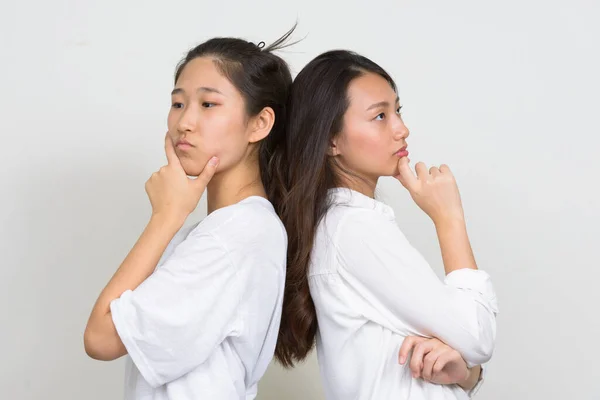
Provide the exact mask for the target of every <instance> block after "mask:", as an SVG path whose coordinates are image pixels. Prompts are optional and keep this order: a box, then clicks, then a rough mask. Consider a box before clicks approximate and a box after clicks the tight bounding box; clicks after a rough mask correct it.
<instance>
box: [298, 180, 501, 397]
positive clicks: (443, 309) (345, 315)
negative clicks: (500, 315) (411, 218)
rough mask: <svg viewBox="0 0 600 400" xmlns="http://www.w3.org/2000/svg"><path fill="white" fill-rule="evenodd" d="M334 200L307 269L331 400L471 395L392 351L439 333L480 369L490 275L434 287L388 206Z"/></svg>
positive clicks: (491, 319)
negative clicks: (417, 370)
mask: <svg viewBox="0 0 600 400" xmlns="http://www.w3.org/2000/svg"><path fill="white" fill-rule="evenodd" d="M330 195H331V196H332V199H333V202H334V205H333V206H332V208H330V210H329V211H328V212H327V214H326V216H325V217H324V218H323V220H322V221H321V222H320V224H319V226H318V228H317V234H316V238H315V244H314V248H313V252H312V255H311V265H310V271H309V283H310V292H311V295H312V298H313V300H314V303H315V307H316V311H317V319H318V325H319V329H318V334H317V352H318V358H319V365H320V370H321V376H322V380H323V382H324V385H325V393H326V396H327V399H329V400H333V399H336V400H350V399H356V400H362V399H364V400H367V399H368V400H371V399H373V400H379V399H394V400H403V399H411V400H416V399H418V400H421V399H423V400H425V399H468V398H469V397H470V396H471V395H472V394H473V392H474V391H471V393H467V392H466V391H465V390H463V389H462V388H461V387H459V386H458V385H436V384H433V383H429V382H425V381H423V380H422V379H415V378H413V377H412V375H411V371H410V368H409V363H408V362H407V363H405V364H404V365H401V364H399V363H398V351H399V350H400V346H401V345H402V342H403V340H404V338H406V337H407V336H411V335H418V336H424V337H436V338H438V339H440V340H442V341H443V342H445V343H446V344H448V345H449V346H451V347H452V348H454V349H456V350H457V351H459V352H460V353H461V355H462V356H463V358H464V359H465V360H466V361H467V364H468V365H469V366H474V365H481V364H484V363H486V362H487V361H488V360H489V359H490V358H491V356H492V352H493V349H494V342H495V337H496V314H497V312H498V308H497V301H496V294H495V292H494V289H493V287H492V284H491V281H490V277H489V275H488V274H487V273H486V272H484V271H480V270H473V269H461V270H457V271H454V272H452V273H450V274H448V275H447V277H446V279H445V281H444V282H442V281H440V279H439V278H438V277H437V276H436V275H435V273H434V272H433V270H432V269H431V268H430V266H429V265H428V263H427V261H426V260H425V259H424V258H423V257H422V256H421V254H419V252H418V251H417V250H416V249H415V248H413V247H412V246H411V245H410V243H409V242H408V241H407V239H406V237H405V236H404V235H403V234H402V232H401V231H400V229H399V228H398V225H397V224H396V220H395V216H394V212H393V210H392V209H391V208H390V207H389V206H387V205H385V204H383V203H381V202H379V201H377V200H373V199H371V198H369V197H367V196H364V195H362V194H360V193H358V192H354V191H351V190H349V189H333V190H331V191H330ZM478 387H479V385H478V386H477V387H476V388H475V389H477V388H478Z"/></svg>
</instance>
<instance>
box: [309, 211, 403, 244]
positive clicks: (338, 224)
mask: <svg viewBox="0 0 600 400" xmlns="http://www.w3.org/2000/svg"><path fill="white" fill-rule="evenodd" d="M319 230H320V231H322V232H323V233H326V234H327V236H328V237H330V238H332V239H333V240H334V242H335V243H336V244H341V243H348V242H350V243H352V242H354V241H356V240H361V241H362V240H365V239H370V240H375V239H377V238H379V237H381V236H382V235H383V236H384V235H386V234H387V233H389V232H390V231H399V228H398V225H397V224H396V221H395V219H394V218H390V216H389V215H386V214H382V213H381V212H379V211H378V210H376V209H368V208H356V207H347V206H345V205H332V207H331V208H330V209H329V210H328V211H327V213H326V214H325V216H324V217H323V220H322V221H321V222H320V224H319Z"/></svg>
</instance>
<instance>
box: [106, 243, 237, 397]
mask: <svg viewBox="0 0 600 400" xmlns="http://www.w3.org/2000/svg"><path fill="white" fill-rule="evenodd" d="M239 302H240V289H239V282H238V281H237V278H236V268H235V266H234V265H232V263H231V262H230V260H229V258H228V254H227V252H226V251H225V249H224V247H223V246H222V245H221V244H220V243H219V242H218V241H217V240H216V239H215V238H214V237H212V236H211V235H201V234H194V232H192V233H191V234H190V235H189V236H188V237H187V239H186V240H184V241H183V242H182V243H181V244H179V245H178V246H177V247H176V248H175V249H174V251H173V253H172V254H171V255H170V256H169V257H168V258H167V259H166V260H165V262H164V264H163V265H162V266H161V267H159V268H158V269H157V270H156V271H155V272H154V273H153V274H152V275H151V276H150V277H148V279H146V280H145V281H144V282H143V283H142V284H141V285H140V286H139V287H138V288H136V289H135V290H133V291H126V292H124V293H123V294H122V295H121V297H120V298H118V299H115V300H113V301H112V302H111V314H112V319H113V322H114V324H115V327H116V329H117V332H118V334H119V336H120V338H121V340H122V342H123V344H124V345H125V347H126V349H127V352H128V353H129V355H130V357H131V358H132V360H133V362H134V363H135V364H136V366H137V367H138V369H139V371H140V373H141V374H142V376H143V377H144V379H145V380H146V381H147V382H148V383H149V384H150V385H151V386H153V387H158V386H160V385H163V384H165V383H167V382H170V381H172V380H175V379H177V378H179V377H181V376H183V375H185V374H186V373H188V372H190V371H191V370H192V369H194V368H195V367H197V366H198V365H200V364H202V363H203V362H204V361H205V360H206V359H208V357H209V356H210V355H211V353H212V352H213V351H214V349H215V348H216V347H217V346H218V344H219V343H220V342H222V341H223V340H224V339H225V338H226V337H227V336H230V335H235V334H236V332H237V329H238V326H237V321H238V319H237V315H236V312H237V309H238V305H239Z"/></svg>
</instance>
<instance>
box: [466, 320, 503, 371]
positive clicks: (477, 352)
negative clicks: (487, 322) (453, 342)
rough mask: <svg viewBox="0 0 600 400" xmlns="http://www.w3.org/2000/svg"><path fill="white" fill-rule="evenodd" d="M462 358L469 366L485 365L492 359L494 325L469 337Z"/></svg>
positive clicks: (494, 340)
mask: <svg viewBox="0 0 600 400" xmlns="http://www.w3.org/2000/svg"><path fill="white" fill-rule="evenodd" d="M466 347H467V348H466V349H465V351H464V352H463V358H464V359H465V361H466V362H467V363H468V364H470V366H475V365H481V364H485V363H487V362H488V361H490V359H491V358H492V355H493V354H494V349H495V347H496V329H495V324H494V325H493V326H490V329H481V330H480V331H479V332H478V335H473V336H471V338H470V340H469V343H468V344H467V346H466Z"/></svg>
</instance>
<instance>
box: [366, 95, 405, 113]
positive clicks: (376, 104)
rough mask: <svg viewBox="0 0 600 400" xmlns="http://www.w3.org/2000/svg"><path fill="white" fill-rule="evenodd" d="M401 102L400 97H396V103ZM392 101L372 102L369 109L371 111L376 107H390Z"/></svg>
mask: <svg viewBox="0 0 600 400" xmlns="http://www.w3.org/2000/svg"><path fill="white" fill-rule="evenodd" d="M399 102H400V97H396V103H399ZM389 106H390V103H389V102H388V101H380V102H379V103H375V104H371V105H370V106H369V108H367V111H370V110H372V109H374V108H383V107H389Z"/></svg>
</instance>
